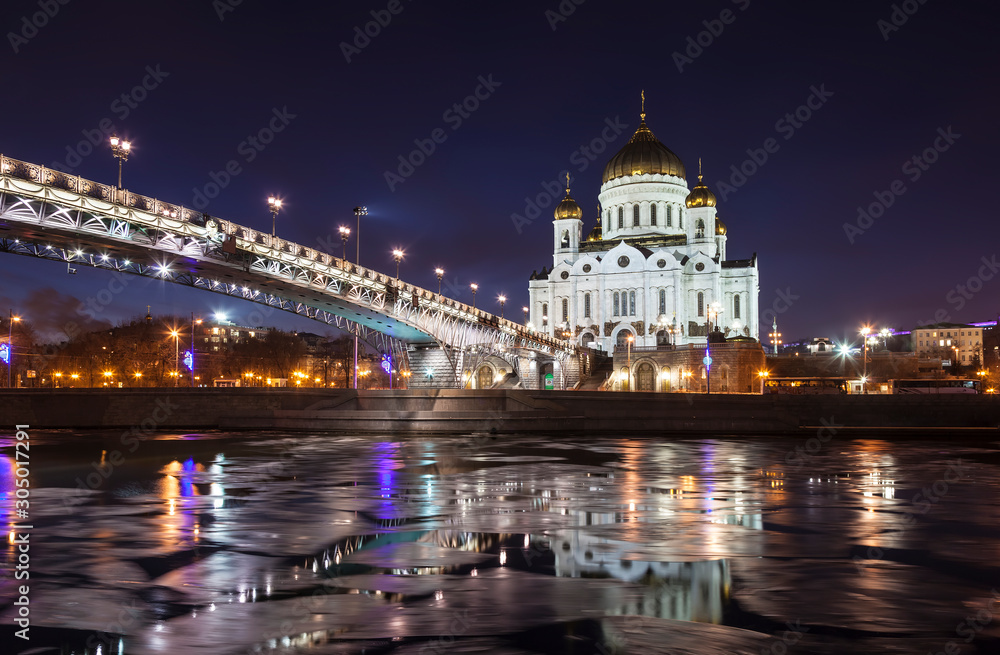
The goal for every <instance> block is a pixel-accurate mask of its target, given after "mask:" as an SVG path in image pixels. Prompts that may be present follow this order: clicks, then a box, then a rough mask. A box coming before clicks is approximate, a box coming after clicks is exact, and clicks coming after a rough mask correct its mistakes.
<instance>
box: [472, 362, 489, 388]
mask: <svg viewBox="0 0 1000 655" xmlns="http://www.w3.org/2000/svg"><path fill="white" fill-rule="evenodd" d="M491 386H493V368H492V367H490V366H481V367H480V368H479V370H478V371H476V388H477V389H489V388H490V387H491Z"/></svg>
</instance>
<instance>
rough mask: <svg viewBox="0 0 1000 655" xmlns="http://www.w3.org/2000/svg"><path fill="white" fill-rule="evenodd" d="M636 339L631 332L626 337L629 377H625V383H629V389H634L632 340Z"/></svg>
mask: <svg viewBox="0 0 1000 655" xmlns="http://www.w3.org/2000/svg"><path fill="white" fill-rule="evenodd" d="M634 340H635V337H633V336H632V333H631V332H629V335H628V337H626V339H625V341H627V342H628V358H627V359H626V362H627V368H628V377H627V378H625V384H626V385H628V389H627V391H632V342H633V341H634Z"/></svg>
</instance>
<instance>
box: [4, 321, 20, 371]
mask: <svg viewBox="0 0 1000 655" xmlns="http://www.w3.org/2000/svg"><path fill="white" fill-rule="evenodd" d="M7 320H8V323H9V325H8V326H7V388H8V389H10V371H11V369H12V368H14V323H15V322H19V321H20V320H21V317H20V316H14V310H13V309H10V310H8V312H7Z"/></svg>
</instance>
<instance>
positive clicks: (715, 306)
mask: <svg viewBox="0 0 1000 655" xmlns="http://www.w3.org/2000/svg"><path fill="white" fill-rule="evenodd" d="M721 313H722V305H721V304H720V303H719V302H718V301H716V302H713V303H712V304H710V305H709V306H708V334H706V335H705V357H703V358H702V360H701V361H702V363H703V364H704V365H705V393H707V394H709V395H711V393H712V314H715V320H716V322H718V320H719V314H721Z"/></svg>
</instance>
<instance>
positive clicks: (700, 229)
mask: <svg viewBox="0 0 1000 655" xmlns="http://www.w3.org/2000/svg"><path fill="white" fill-rule="evenodd" d="M694 236H695V238H696V239H701V238H704V236H705V221H703V220H701V219H700V218H699V219H698V226H697V227H696V228H695V231H694Z"/></svg>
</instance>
